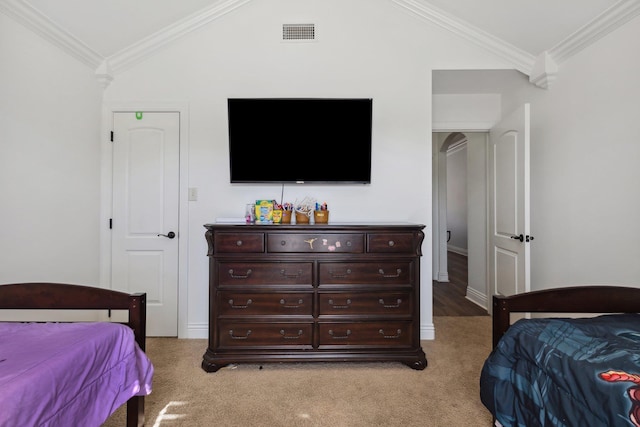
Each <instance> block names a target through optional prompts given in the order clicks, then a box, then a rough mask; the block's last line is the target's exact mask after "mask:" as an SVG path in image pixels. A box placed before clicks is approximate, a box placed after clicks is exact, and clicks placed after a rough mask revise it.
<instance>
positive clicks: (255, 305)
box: [216, 292, 313, 316]
mask: <svg viewBox="0 0 640 427" xmlns="http://www.w3.org/2000/svg"><path fill="white" fill-rule="evenodd" d="M216 313H217V315H218V316H260V315H266V316H269V315H274V316H282V315H298V316H303V315H306V316H312V315H313V294H312V293H302V292H296V293H289V292H279V293H245V292H220V294H219V295H218V298H217V301H216Z"/></svg>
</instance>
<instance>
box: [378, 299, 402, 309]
mask: <svg viewBox="0 0 640 427" xmlns="http://www.w3.org/2000/svg"><path fill="white" fill-rule="evenodd" d="M378 302H379V303H380V305H382V306H383V307H384V308H398V307H400V304H402V299H400V298H398V299H397V300H396V303H395V304H385V302H384V299H382V298H380V299H379V300H378Z"/></svg>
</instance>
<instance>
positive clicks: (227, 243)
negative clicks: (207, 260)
mask: <svg viewBox="0 0 640 427" xmlns="http://www.w3.org/2000/svg"><path fill="white" fill-rule="evenodd" d="M213 248H214V250H215V252H216V253H238V252H240V253H242V252H244V253H261V252H264V233H216V234H215V237H214V240H213Z"/></svg>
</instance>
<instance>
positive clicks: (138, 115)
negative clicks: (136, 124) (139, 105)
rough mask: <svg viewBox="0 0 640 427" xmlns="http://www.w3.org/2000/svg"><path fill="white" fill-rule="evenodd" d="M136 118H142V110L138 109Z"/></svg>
mask: <svg viewBox="0 0 640 427" xmlns="http://www.w3.org/2000/svg"><path fill="white" fill-rule="evenodd" d="M136 119H138V120H142V111H136Z"/></svg>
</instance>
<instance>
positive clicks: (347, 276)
mask: <svg viewBox="0 0 640 427" xmlns="http://www.w3.org/2000/svg"><path fill="white" fill-rule="evenodd" d="M318 269H319V270H318V275H319V284H320V285H339V284H352V285H410V284H411V283H412V282H411V262H409V261H397V262H375V263H373V262H350V263H346V262H322V263H320V264H319V267H318Z"/></svg>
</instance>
